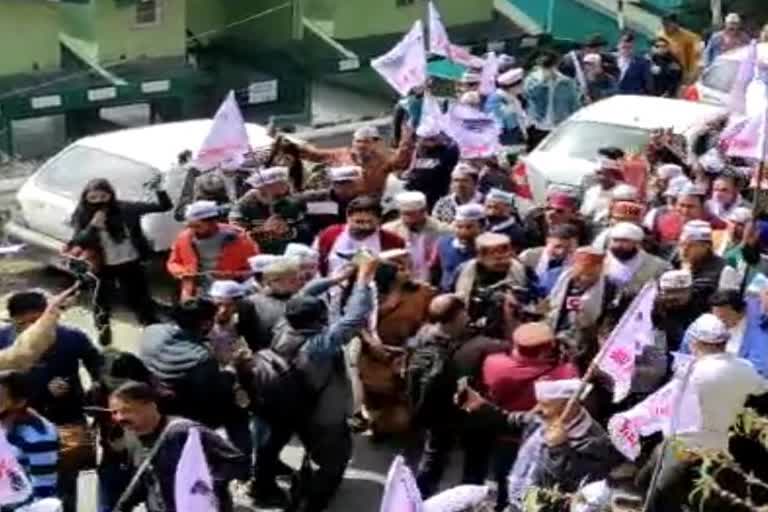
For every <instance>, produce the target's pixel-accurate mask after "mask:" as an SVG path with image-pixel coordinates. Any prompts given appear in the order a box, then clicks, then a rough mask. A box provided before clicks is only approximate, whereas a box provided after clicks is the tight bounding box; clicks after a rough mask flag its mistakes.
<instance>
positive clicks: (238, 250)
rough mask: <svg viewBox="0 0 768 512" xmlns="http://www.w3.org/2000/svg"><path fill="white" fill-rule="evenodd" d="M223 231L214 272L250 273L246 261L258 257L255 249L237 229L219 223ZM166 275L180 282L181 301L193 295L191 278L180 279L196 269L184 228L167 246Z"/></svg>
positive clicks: (189, 235) (189, 237)
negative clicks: (171, 243)
mask: <svg viewBox="0 0 768 512" xmlns="http://www.w3.org/2000/svg"><path fill="white" fill-rule="evenodd" d="M219 229H220V230H222V231H224V233H225V238H224V243H223V244H222V247H221V252H220V253H219V259H218V262H217V264H216V270H217V271H219V272H223V273H233V274H235V275H234V276H232V277H234V278H238V277H239V276H238V274H243V275H245V274H247V273H248V272H250V265H249V264H248V258H250V257H251V256H255V255H257V254H259V246H258V245H256V243H255V242H254V241H253V240H251V239H250V237H248V235H247V234H246V233H245V231H243V230H242V229H240V228H237V227H235V226H231V225H229V224H219ZM166 268H167V269H168V272H169V273H170V274H171V275H172V276H173V277H175V278H176V279H182V280H183V281H184V282H183V284H182V291H181V298H182V299H189V298H192V297H194V296H195V292H196V289H195V288H196V286H195V279H184V277H185V276H189V275H192V274H196V273H197V272H198V269H199V261H198V254H197V249H196V248H195V244H194V243H193V242H192V231H191V230H189V228H187V229H184V230H183V231H182V232H181V233H179V234H178V236H177V237H176V240H175V241H174V242H173V247H171V255H170V256H169V257H168V263H167V264H166Z"/></svg>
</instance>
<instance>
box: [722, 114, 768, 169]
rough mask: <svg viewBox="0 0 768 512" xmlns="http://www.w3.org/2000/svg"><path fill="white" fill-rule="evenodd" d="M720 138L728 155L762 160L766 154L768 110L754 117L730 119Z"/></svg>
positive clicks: (767, 152) (767, 150)
mask: <svg viewBox="0 0 768 512" xmlns="http://www.w3.org/2000/svg"><path fill="white" fill-rule="evenodd" d="M720 140H721V141H722V142H723V143H724V144H725V146H726V150H725V153H726V154H727V155H728V156H731V157H739V158H746V159H750V160H755V161H758V162H760V161H762V160H763V159H764V158H766V154H768V110H767V111H763V112H762V113H761V114H760V115H758V116H755V117H751V118H746V119H738V120H736V121H733V120H732V121H731V122H730V123H729V125H728V126H727V127H726V128H725V129H724V130H723V132H722V134H721V135H720Z"/></svg>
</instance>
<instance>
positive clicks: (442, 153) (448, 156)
mask: <svg viewBox="0 0 768 512" xmlns="http://www.w3.org/2000/svg"><path fill="white" fill-rule="evenodd" d="M416 136H417V137H418V139H417V143H416V155H415V158H414V160H413V165H411V168H410V169H409V170H408V172H406V173H405V175H404V176H403V180H404V181H405V188H406V189H407V190H415V191H419V192H423V193H424V195H425V196H426V197H427V206H428V207H429V209H430V210H431V209H432V207H433V206H434V205H435V203H436V202H437V200H438V199H440V198H441V197H442V196H443V195H445V193H446V192H448V187H449V185H450V183H451V171H452V170H453V168H454V167H456V164H457V163H458V162H459V147H458V146H457V145H456V143H455V142H453V140H452V139H450V138H448V137H446V136H444V135H443V134H442V133H441V132H440V130H439V129H438V128H437V127H436V126H435V125H434V123H422V124H421V125H420V126H419V127H418V129H417V130H416Z"/></svg>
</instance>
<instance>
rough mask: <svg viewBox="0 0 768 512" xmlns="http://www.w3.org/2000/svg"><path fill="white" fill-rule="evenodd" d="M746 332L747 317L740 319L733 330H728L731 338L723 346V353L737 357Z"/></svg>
mask: <svg viewBox="0 0 768 512" xmlns="http://www.w3.org/2000/svg"><path fill="white" fill-rule="evenodd" d="M746 330H747V315H744V316H743V317H741V320H739V323H738V324H736V325H735V326H734V327H733V328H731V329H728V331H729V332H730V333H731V338H730V339H729V340H728V343H726V345H725V351H726V352H728V353H729V354H733V355H735V356H738V355H739V352H740V351H741V345H742V344H743V343H744V332H745V331H746Z"/></svg>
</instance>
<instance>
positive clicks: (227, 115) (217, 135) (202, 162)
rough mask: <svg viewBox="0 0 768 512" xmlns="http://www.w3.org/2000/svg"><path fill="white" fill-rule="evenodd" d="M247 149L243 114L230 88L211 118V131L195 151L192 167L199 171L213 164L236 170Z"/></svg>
mask: <svg viewBox="0 0 768 512" xmlns="http://www.w3.org/2000/svg"><path fill="white" fill-rule="evenodd" d="M250 150H251V145H250V142H249V141H248V131H247V130H246V128H245V121H243V114H242V113H241V112H240V107H238V106H237V101H235V93H234V91H229V94H227V97H226V98H225V99H224V102H223V103H222V104H221V106H220V107H219V110H217V111H216V115H215V116H214V117H213V124H212V125H211V131H210V132H208V135H207V136H206V137H205V141H203V145H202V146H201V147H200V150H199V151H198V152H197V157H196V158H195V162H194V166H195V167H197V168H198V169H200V170H201V171H208V170H210V169H213V168H215V167H219V166H221V167H223V168H227V169H236V168H237V167H239V166H240V165H242V163H243V162H244V161H245V154H246V153H248V152H249V151H250Z"/></svg>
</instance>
